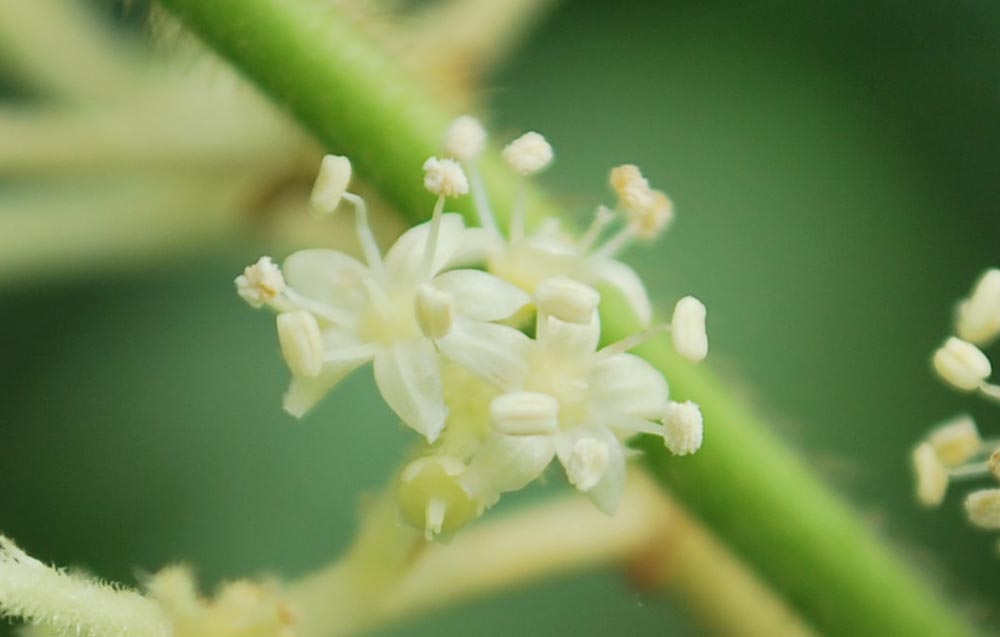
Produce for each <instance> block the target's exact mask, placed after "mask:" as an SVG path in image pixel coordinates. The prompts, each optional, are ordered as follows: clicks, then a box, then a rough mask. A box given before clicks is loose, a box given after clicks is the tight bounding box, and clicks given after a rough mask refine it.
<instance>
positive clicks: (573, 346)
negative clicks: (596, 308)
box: [536, 312, 601, 356]
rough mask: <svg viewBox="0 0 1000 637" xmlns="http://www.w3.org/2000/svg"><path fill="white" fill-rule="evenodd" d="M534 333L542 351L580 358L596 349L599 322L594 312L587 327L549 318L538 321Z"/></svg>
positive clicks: (599, 336) (599, 332)
mask: <svg viewBox="0 0 1000 637" xmlns="http://www.w3.org/2000/svg"><path fill="white" fill-rule="evenodd" d="M543 321H544V322H543ZM536 331H537V334H536V338H537V339H538V343H539V345H541V347H542V348H543V349H545V350H548V351H550V352H555V353H558V354H559V355H568V356H582V355H585V354H588V353H590V352H593V351H594V350H596V349H597V343H598V341H599V340H600V338H601V321H600V318H599V317H598V315H597V312H594V319H593V320H592V321H591V322H590V324H589V325H580V324H579V323H566V322H565V321H560V320H559V319H557V318H555V317H552V316H549V317H545V318H540V319H539V325H538V329H537V330H536Z"/></svg>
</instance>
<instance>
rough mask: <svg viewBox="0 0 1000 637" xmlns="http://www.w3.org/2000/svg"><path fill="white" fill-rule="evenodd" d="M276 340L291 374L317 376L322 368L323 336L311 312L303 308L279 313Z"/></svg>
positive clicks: (308, 376)
mask: <svg viewBox="0 0 1000 637" xmlns="http://www.w3.org/2000/svg"><path fill="white" fill-rule="evenodd" d="M278 342H279V343H280V344H281V355H282V356H283V357H284V359H285V364H286V365H288V369H289V370H291V372H292V374H293V375H295V376H305V377H307V378H315V377H316V376H319V373H320V371H321V370H322V369H323V337H322V335H321V334H320V331H319V325H318V324H317V323H316V318H315V317H314V316H313V315H312V314H310V313H309V312H306V311H304V310H303V311H298V312H283V313H281V314H279V315H278Z"/></svg>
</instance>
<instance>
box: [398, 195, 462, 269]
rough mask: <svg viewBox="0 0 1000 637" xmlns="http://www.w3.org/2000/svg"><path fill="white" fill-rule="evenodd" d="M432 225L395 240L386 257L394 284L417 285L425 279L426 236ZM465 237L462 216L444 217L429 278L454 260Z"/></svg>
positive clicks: (422, 225) (411, 230)
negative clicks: (401, 282) (399, 282)
mask: <svg viewBox="0 0 1000 637" xmlns="http://www.w3.org/2000/svg"><path fill="white" fill-rule="evenodd" d="M430 227H431V224H430V222H429V221H428V222H426V223H422V224H420V225H419V226H414V227H412V228H410V229H409V230H407V231H406V232H404V233H403V234H402V235H400V237H399V239H396V243H395V244H393V246H392V247H391V248H389V251H388V252H387V253H386V255H385V269H386V271H387V274H388V275H389V278H390V279H391V280H393V281H394V282H395V281H404V280H405V281H415V280H420V279H422V278H423V277H424V276H425V275H426V273H425V272H422V271H421V270H422V267H421V266H422V264H423V261H424V252H425V249H426V247H427V236H428V233H429V232H430ZM464 237H465V222H464V221H463V220H462V216H461V215H459V214H456V213H454V212H449V213H445V214H443V215H441V229H440V234H439V235H438V242H437V248H436V250H435V251H434V254H435V257H434V263H433V264H432V268H431V273H430V275H431V276H433V275H434V274H436V273H437V272H439V271H440V270H441V269H442V268H443V267H444V266H445V265H446V264H447V263H448V262H449V261H450V260H451V258H452V256H453V255H454V254H455V252H456V251H457V250H458V248H459V246H460V245H461V244H462V242H463V239H464Z"/></svg>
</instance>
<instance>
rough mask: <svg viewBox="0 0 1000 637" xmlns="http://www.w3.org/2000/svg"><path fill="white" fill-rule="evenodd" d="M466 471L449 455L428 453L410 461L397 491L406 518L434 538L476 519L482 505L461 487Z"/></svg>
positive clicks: (411, 524) (402, 515)
mask: <svg viewBox="0 0 1000 637" xmlns="http://www.w3.org/2000/svg"><path fill="white" fill-rule="evenodd" d="M464 472H465V464H463V463H462V462H461V461H459V460H456V459H455V458H450V457H448V456H428V457H425V458H419V459H417V460H415V461H413V462H411V463H410V464H409V465H407V467H406V468H405V469H404V470H403V473H402V474H401V475H400V478H399V487H398V489H397V491H396V499H397V503H398V506H399V513H400V517H401V518H402V519H403V521H404V522H406V523H407V524H409V525H410V526H413V527H414V528H418V529H423V531H424V533H425V535H426V536H427V539H428V540H431V539H434V537H436V536H439V535H450V534H452V533H454V532H455V531H457V530H459V529H460V528H462V527H463V526H465V525H466V524H468V523H469V522H471V521H472V520H474V519H476V518H477V517H478V516H479V514H480V513H482V509H483V507H482V505H481V504H480V503H479V502H478V501H477V500H476V499H475V498H473V497H472V496H470V495H469V494H468V493H466V491H465V490H464V489H463V488H462V485H461V477H462V474H463V473H464Z"/></svg>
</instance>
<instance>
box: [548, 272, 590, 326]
mask: <svg viewBox="0 0 1000 637" xmlns="http://www.w3.org/2000/svg"><path fill="white" fill-rule="evenodd" d="M534 302H535V307H537V308H538V310H539V311H540V312H544V313H545V314H548V315H549V316H554V317H555V318H557V319H559V320H560V321H563V322H565V323H576V324H578V325H590V322H591V321H592V320H593V319H594V310H596V309H597V305H598V304H599V303H600V302H601V295H600V294H598V292H597V290H595V289H594V288H592V287H590V286H589V285H584V284H583V283H579V282H577V281H574V280H573V279H570V278H568V277H564V276H557V277H550V278H547V279H544V280H543V281H542V282H541V283H539V284H538V287H536V288H535V297H534Z"/></svg>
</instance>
